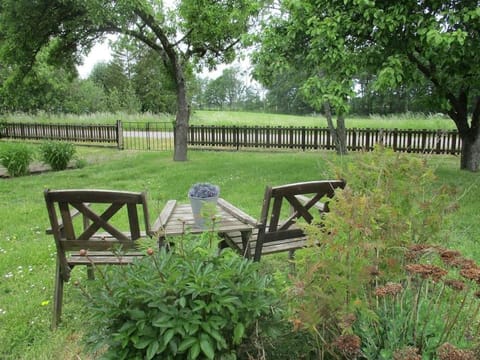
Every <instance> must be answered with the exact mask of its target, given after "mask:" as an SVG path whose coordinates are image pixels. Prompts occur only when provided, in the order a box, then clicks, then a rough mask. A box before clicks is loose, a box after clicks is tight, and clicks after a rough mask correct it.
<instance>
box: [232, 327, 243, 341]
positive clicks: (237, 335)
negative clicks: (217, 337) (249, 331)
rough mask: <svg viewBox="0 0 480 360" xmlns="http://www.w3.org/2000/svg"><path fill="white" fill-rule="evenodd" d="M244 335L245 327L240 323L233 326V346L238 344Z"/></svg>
mask: <svg viewBox="0 0 480 360" xmlns="http://www.w3.org/2000/svg"><path fill="white" fill-rule="evenodd" d="M244 334H245V326H244V325H243V324H242V323H238V324H237V325H236V326H235V329H234V330H233V342H234V343H235V344H240V342H241V341H242V338H243V335H244Z"/></svg>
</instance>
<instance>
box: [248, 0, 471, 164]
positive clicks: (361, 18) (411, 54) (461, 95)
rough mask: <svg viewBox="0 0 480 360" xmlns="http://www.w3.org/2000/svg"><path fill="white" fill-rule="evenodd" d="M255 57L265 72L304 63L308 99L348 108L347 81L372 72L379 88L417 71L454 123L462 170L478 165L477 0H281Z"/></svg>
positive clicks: (409, 79) (415, 76) (414, 75)
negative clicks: (460, 142)
mask: <svg viewBox="0 0 480 360" xmlns="http://www.w3.org/2000/svg"><path fill="white" fill-rule="evenodd" d="M280 9H281V11H279V12H277V15H276V17H275V20H274V21H271V22H269V23H268V24H267V26H266V28H265V31H264V33H263V34H264V36H263V37H262V39H261V40H262V48H261V51H260V52H259V53H258V54H257V56H256V62H257V66H258V71H259V73H260V74H261V75H262V76H263V77H268V76H269V74H270V76H271V74H272V73H276V72H278V71H280V70H281V69H285V68H288V67H290V68H298V69H300V68H301V69H309V71H310V74H309V76H308V78H307V79H306V81H304V82H303V84H302V88H303V90H304V93H305V94H306V97H307V99H310V101H309V102H310V104H312V105H314V106H317V107H319V106H321V103H323V102H324V101H325V100H328V101H330V103H331V104H332V105H333V106H334V108H335V109H336V110H337V111H346V110H348V109H347V105H346V104H347V100H348V98H349V97H350V96H351V91H352V81H353V79H354V78H355V77H356V76H358V75H359V74H361V73H364V72H367V73H370V74H374V78H373V82H374V86H375V87H376V88H377V89H389V88H395V87H397V86H398V85H400V84H408V83H412V82H415V81H416V79H417V80H418V78H419V77H420V76H421V77H423V78H424V79H426V80H427V82H428V83H429V84H430V85H431V89H432V91H431V93H430V94H428V95H429V96H430V98H431V99H432V100H434V101H436V103H437V104H439V106H441V107H442V108H443V109H445V111H447V112H448V114H449V116H450V117H451V118H452V120H453V121H454V122H455V124H456V126H457V128H458V131H459V134H460V137H461V139H462V143H463V148H462V157H461V165H460V167H461V168H462V169H469V170H473V171H477V170H478V169H479V166H480V53H479V51H478V44H479V43H480V6H479V3H478V1H476V0H475V1H474V0H465V1H455V0H450V1H445V0H433V1H417V0H405V1H398V2H392V1H373V0H343V1H329V0H305V1H303V0H302V1H299V0H284V1H280Z"/></svg>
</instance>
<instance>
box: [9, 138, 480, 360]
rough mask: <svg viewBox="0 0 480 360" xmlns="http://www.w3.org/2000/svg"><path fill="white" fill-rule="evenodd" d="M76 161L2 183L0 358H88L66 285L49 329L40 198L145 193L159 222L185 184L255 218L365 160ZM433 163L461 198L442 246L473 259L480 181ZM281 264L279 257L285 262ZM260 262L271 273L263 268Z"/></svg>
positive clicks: (121, 157)
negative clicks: (282, 188) (58, 316)
mask: <svg viewBox="0 0 480 360" xmlns="http://www.w3.org/2000/svg"><path fill="white" fill-rule="evenodd" d="M79 153H80V156H81V157H83V158H88V159H89V160H90V161H89V163H88V165H87V166H86V167H85V168H82V169H75V170H67V171H62V172H46V173H42V174H40V175H33V176H26V177H21V178H11V179H2V180H0V214H1V219H2V221H1V224H2V225H1V227H0V359H78V358H81V359H88V358H89V357H88V356H87V355H86V353H85V351H84V350H83V349H82V344H81V342H80V340H79V339H80V337H81V334H82V318H83V316H84V313H83V311H84V310H83V308H82V307H81V301H80V300H79V296H80V295H79V294H78V292H77V291H76V289H74V287H73V286H71V283H70V284H69V285H67V286H66V291H65V299H64V314H63V323H62V325H61V327H60V329H59V330H58V331H56V332H51V331H50V328H49V327H50V320H51V306H52V301H51V300H52V294H53V279H54V264H55V247H54V244H53V239H52V238H51V236H49V235H48V236H47V235H45V233H44V231H45V229H46V228H47V227H48V219H47V214H46V209H45V204H44V200H43V190H44V189H46V188H52V189H60V188H90V189H94V188H100V189H118V190H130V191H141V190H147V191H148V195H149V201H150V203H149V205H150V211H151V214H158V213H159V211H160V210H161V208H162V206H163V204H164V203H165V201H166V200H167V199H177V200H180V201H185V202H186V201H187V196H186V194H187V190H188V188H189V187H190V185H191V184H193V183H195V182H199V181H208V182H212V183H215V184H218V185H220V187H221V196H222V197H224V198H226V199H227V200H229V201H231V202H232V203H234V204H235V205H237V206H239V207H240V208H242V209H243V210H245V211H246V212H248V213H249V214H251V215H252V216H254V217H255V218H257V217H258V216H259V212H260V208H261V201H262V198H263V191H264V187H265V185H266V184H271V185H278V184H285V183H290V182H297V181H307V180H314V179H326V178H331V177H333V176H334V174H333V172H332V169H331V167H330V165H329V163H330V162H333V163H337V164H338V163H339V162H344V163H346V162H350V161H356V159H358V158H359V157H361V156H363V155H362V154H359V153H356V154H350V155H348V156H346V157H342V158H341V157H337V156H336V155H334V153H333V152H306V153H295V152H278V153H267V152H212V151H208V152H207V151H206V152H202V151H190V152H189V161H187V162H174V161H173V160H172V154H171V153H170V152H155V153H152V152H150V153H145V152H133V151H130V152H127V151H123V152H119V151H117V150H114V149H96V148H85V147H81V148H79ZM412 156H414V155H412ZM431 163H432V164H433V165H434V166H435V167H436V169H437V170H436V171H437V174H438V176H439V179H438V181H437V182H436V183H435V184H432V186H441V185H442V184H444V183H447V184H453V185H455V186H456V187H457V188H458V189H459V195H458V196H459V204H460V208H459V211H458V212H456V213H454V214H453V215H452V216H453V218H452V224H451V231H449V232H448V233H447V235H446V237H445V243H446V244H445V245H447V246H448V245H449V244H451V245H454V246H455V247H456V248H457V249H459V250H461V251H462V252H463V253H464V254H465V255H467V256H471V257H474V258H475V259H477V260H480V246H479V241H480V229H479V227H478V224H479V223H480V202H479V201H478V199H479V198H480V178H479V175H478V174H474V173H468V172H462V171H459V170H458V159H457V158H455V157H451V156H438V157H433V158H431ZM347 181H348V179H347ZM412 186H415V184H412ZM283 255H284V254H281V255H279V257H281V258H282V259H284V258H285V259H286V257H283ZM285 256H286V255H285ZM262 261H263V260H262ZM264 261H265V262H266V264H269V263H268V261H270V259H269V258H268V257H267V258H266V259H265V260H264ZM84 276H85V271H83V269H75V270H74V271H73V279H72V280H75V279H76V278H83V277H84Z"/></svg>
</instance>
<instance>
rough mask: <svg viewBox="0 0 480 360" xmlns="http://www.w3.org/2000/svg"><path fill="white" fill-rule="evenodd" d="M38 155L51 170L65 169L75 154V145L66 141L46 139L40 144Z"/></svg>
mask: <svg viewBox="0 0 480 360" xmlns="http://www.w3.org/2000/svg"><path fill="white" fill-rule="evenodd" d="M40 155H41V159H42V161H43V162H44V163H45V164H48V165H50V167H51V168H52V169H53V170H55V171H58V170H65V169H66V168H67V165H68V163H69V162H70V160H72V158H73V156H74V155H75V147H74V146H73V144H71V143H67V142H61V141H47V142H45V143H43V144H42V145H41V146H40Z"/></svg>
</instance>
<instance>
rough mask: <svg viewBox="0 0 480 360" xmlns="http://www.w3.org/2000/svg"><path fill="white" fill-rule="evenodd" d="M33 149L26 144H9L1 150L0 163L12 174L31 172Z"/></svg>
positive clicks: (20, 174)
mask: <svg viewBox="0 0 480 360" xmlns="http://www.w3.org/2000/svg"><path fill="white" fill-rule="evenodd" d="M33 155H34V152H33V150H32V149H31V148H30V147H29V146H27V145H25V144H7V145H6V146H4V147H3V148H2V149H1V150H0V163H1V164H2V166H3V167H5V168H6V169H7V171H8V173H9V174H10V176H22V175H26V174H28V172H29V169H28V167H29V165H30V163H31V162H32V160H33Z"/></svg>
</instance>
